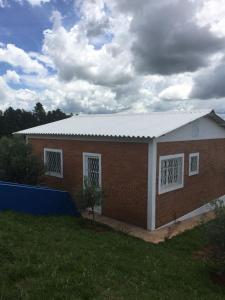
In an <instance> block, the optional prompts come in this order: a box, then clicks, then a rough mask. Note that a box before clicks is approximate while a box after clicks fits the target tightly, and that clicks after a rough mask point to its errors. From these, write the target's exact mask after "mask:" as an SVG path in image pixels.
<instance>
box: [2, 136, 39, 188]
mask: <svg viewBox="0 0 225 300" xmlns="http://www.w3.org/2000/svg"><path fill="white" fill-rule="evenodd" d="M42 174H43V168H42V166H41V162H40V161H39V160H38V158H37V157H36V156H35V155H34V154H33V153H32V148H31V145H29V144H26V143H25V141H24V139H23V138H21V137H3V138H1V139H0V180H2V181H10V182H15V183H25V184H37V183H38V180H39V178H40V176H41V175H42Z"/></svg>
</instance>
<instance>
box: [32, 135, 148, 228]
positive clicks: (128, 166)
mask: <svg viewBox="0 0 225 300" xmlns="http://www.w3.org/2000/svg"><path fill="white" fill-rule="evenodd" d="M29 142H30V143H32V145H33V150H34V152H35V153H36V154H37V155H38V156H39V157H40V158H41V159H42V160H43V149H44V148H45V147H46V148H59V149H62V150H63V165H64V170H63V173H64V177H63V179H61V178H57V177H51V176H45V178H44V179H45V184H46V185H48V186H52V187H57V188H61V189H65V190H68V191H70V192H72V193H74V192H75V191H77V190H78V189H80V188H81V186H82V180H83V177H82V176H83V157H82V153H83V152H93V153H100V154H101V155H102V187H103V189H104V191H105V194H106V199H105V201H104V204H103V214H104V215H106V216H109V217H112V218H115V219H118V220H122V221H125V222H128V223H131V224H135V225H137V226H141V227H144V228H146V226H147V225H146V224H147V173H148V170H147V166H148V145H147V144H142V143H140V144H138V143H115V142H93V141H90V142H89V141H76V140H57V139H36V138H35V139H31V138H29Z"/></svg>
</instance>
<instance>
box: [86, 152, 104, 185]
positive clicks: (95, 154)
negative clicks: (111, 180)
mask: <svg viewBox="0 0 225 300" xmlns="http://www.w3.org/2000/svg"><path fill="white" fill-rule="evenodd" d="M88 157H96V158H98V159H99V187H101V186H102V156H101V154H99V153H90V152H83V185H84V182H85V177H87V176H88V174H87V168H86V163H87V158H88Z"/></svg>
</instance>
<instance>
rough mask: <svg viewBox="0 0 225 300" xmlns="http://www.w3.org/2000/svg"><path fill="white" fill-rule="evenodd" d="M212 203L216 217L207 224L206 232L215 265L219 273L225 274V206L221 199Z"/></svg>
mask: <svg viewBox="0 0 225 300" xmlns="http://www.w3.org/2000/svg"><path fill="white" fill-rule="evenodd" d="M212 205H213V208H214V213H215V219H214V220H213V221H211V222H209V223H207V224H205V233H206V238H207V242H208V243H209V246H210V249H211V251H210V258H211V260H212V262H213V265H214V267H215V269H216V271H217V272H218V273H219V274H221V275H222V276H225V206H224V202H223V201H221V200H216V201H215V202H214V203H212Z"/></svg>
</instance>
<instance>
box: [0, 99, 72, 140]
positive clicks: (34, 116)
mask: <svg viewBox="0 0 225 300" xmlns="http://www.w3.org/2000/svg"><path fill="white" fill-rule="evenodd" d="M70 116H71V115H67V114H65V113H64V112H62V111H61V110H60V109H56V110H52V111H48V112H46V111H45V109H44V107H43V105H42V104H41V103H39V102H38V103H36V105H35V107H34V110H33V111H26V110H24V109H13V108H12V107H9V108H7V109H6V110H5V111H4V112H3V111H0V137H2V136H9V135H11V134H12V133H13V132H16V131H19V130H23V129H26V128H30V127H34V126H38V125H42V124H45V123H49V122H54V121H58V120H62V119H65V118H68V117H70Z"/></svg>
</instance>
